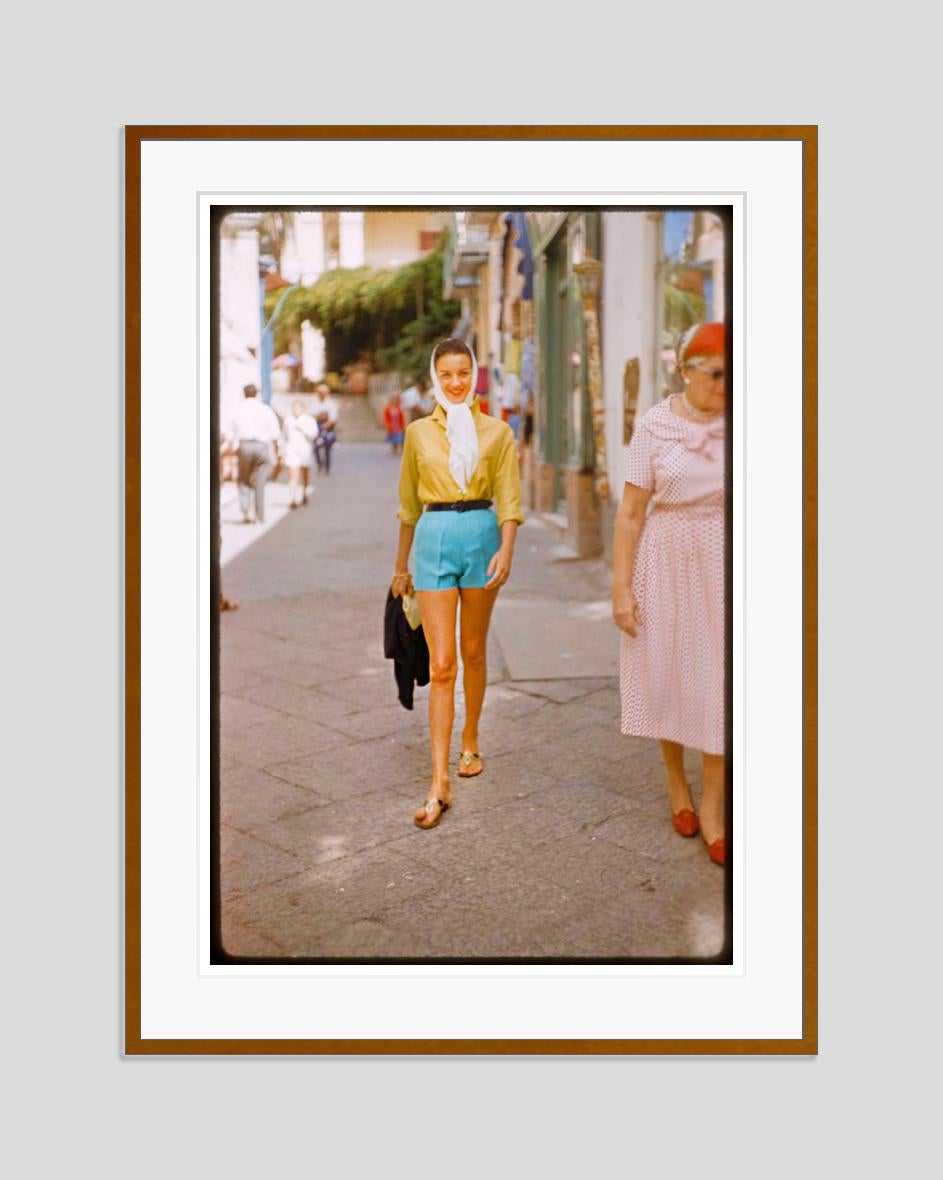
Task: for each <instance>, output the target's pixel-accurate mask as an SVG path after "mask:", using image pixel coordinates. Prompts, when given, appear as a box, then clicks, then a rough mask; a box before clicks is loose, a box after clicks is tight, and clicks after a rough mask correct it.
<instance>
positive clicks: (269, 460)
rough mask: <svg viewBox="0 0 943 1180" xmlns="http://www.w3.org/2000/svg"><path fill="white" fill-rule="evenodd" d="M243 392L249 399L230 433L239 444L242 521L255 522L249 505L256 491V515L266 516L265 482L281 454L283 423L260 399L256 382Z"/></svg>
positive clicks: (233, 423) (237, 416) (244, 403)
mask: <svg viewBox="0 0 943 1180" xmlns="http://www.w3.org/2000/svg"><path fill="white" fill-rule="evenodd" d="M242 392H243V393H244V394H245V401H244V402H243V403H242V405H241V406H240V407H239V409H238V410H237V411H236V412H235V414H234V415H233V418H232V422H231V423H230V425H229V430H228V435H227V437H228V438H229V439H230V441H231V442H234V443H236V444H237V445H238V447H239V504H240V507H241V508H242V523H243V524H251V523H252V521H251V519H250V517H249V506H250V503H251V499H252V492H255V519H256V521H257V522H258V523H259V524H261V523H262V522H263V521H264V520H265V485H266V483H267V482H268V477H269V474H270V472H271V470H272V464H273V462H274V460H275V459H276V458H277V456H278V443H279V438H280V437H281V432H282V431H281V426H280V424H279V421H278V417H277V415H276V414H275V411H274V410H273V409H272V407H271V406H267V405H265V404H264V403H263V402H260V401H259V400H258V398H257V397H256V395H257V393H258V392H259V391H258V390H257V389H256V387H255V386H254V385H246V386H244V387H243V390H242Z"/></svg>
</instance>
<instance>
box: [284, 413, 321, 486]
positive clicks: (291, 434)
mask: <svg viewBox="0 0 943 1180" xmlns="http://www.w3.org/2000/svg"><path fill="white" fill-rule="evenodd" d="M284 433H285V463H286V465H287V467H288V487H289V490H290V493H291V506H292V508H299V507H302V506H303V505H305V504H307V503H308V472H309V471H310V470H311V458H312V455H313V452H312V449H311V448H312V446H313V444H314V440H315V439H316V438H317V436H318V424H317V422H315V420H314V419H313V418H312V417H311V415H310V414H306V413H305V407H304V402H300V401H295V402H292V403H291V414H289V415H288V417H287V418H286V419H285V427H284Z"/></svg>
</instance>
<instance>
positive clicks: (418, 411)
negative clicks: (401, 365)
mask: <svg viewBox="0 0 943 1180" xmlns="http://www.w3.org/2000/svg"><path fill="white" fill-rule="evenodd" d="M400 405H401V406H402V407H403V413H404V414H405V415H406V425H407V426H408V425H409V423H410V422H415V421H416V419H417V418H424V417H425V416H426V414H429V413H431V412H432V399H431V398H430V397H429V394H428V390H427V383H426V381H425V379H424V378H422V377H419V378H417V379H416V380H415V381H414V382H413V383H412V385H410V387H409V388H408V389H405V390H403V394H402V396H401V398H400Z"/></svg>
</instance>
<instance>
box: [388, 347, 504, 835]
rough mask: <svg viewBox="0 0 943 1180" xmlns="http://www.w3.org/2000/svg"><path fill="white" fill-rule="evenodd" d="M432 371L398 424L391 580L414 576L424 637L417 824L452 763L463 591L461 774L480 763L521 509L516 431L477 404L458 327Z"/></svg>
mask: <svg viewBox="0 0 943 1180" xmlns="http://www.w3.org/2000/svg"><path fill="white" fill-rule="evenodd" d="M429 371H430V374H431V378H432V391H433V395H434V397H435V400H436V403H437V405H436V407H435V409H434V410H433V412H432V414H431V415H430V416H429V417H427V418H420V419H418V420H417V421H415V422H412V423H410V425H409V426H408V427H407V428H406V439H405V443H404V446H403V458H402V464H401V467H400V482H399V496H400V508H399V511H398V512H397V516H398V517H399V519H400V530H399V546H398V549H397V554H396V566H395V570H394V573H393V581H392V586H391V589H392V592H393V594H394V595H395V596H397V597H399V595H401V594H403V593H404V592H412V590H413V589H414V588H415V592H416V596H417V598H418V601H419V610H420V613H421V615H422V627H423V631H424V632H425V636H426V642H427V644H428V646H429V673H430V688H429V738H430V745H431V753H432V786H431V788H430V790H429V794H428V797H427V799H426V802H425V803H424V804H423V806H422V807H421V808H420V809H419V810H418V811H417V812H416V814H415V816H414V817H413V820H414V822H415V824H416V826H417V827H420V828H434V827H435V826H436V824H437V823H438V822H439V820H440V819H441V818H442V815H443V813H444V812H445V811H446V810H447V809H448V808H449V806H450V805H451V802H452V792H451V787H450V784H449V765H448V763H449V742H450V741H451V736H452V724H453V721H454V717H455V681H456V678H457V675H458V659H457V653H456V646H455V623H456V617H457V616H458V608H459V603H461V614H460V619H461V643H460V650H461V655H462V665H463V668H464V675H463V687H464V690H465V724H464V727H463V729H462V751H461V755H460V758H459V769H458V775H459V777H460V778H474V777H476V776H477V775H479V774H481V772H482V770H483V769H484V763H483V760H482V756H481V751H480V750H479V747H478V722H479V719H480V717H481V709H482V705H483V703H484V699H485V684H486V679H487V669H486V664H485V649H486V645H487V639H488V625H489V623H490V621H491V611H492V608H493V607H494V602H495V598H496V597H497V592H498V590H499V589H500V587H501V586H503V585H504V583H505V582H506V581H507V580H508V576H509V575H510V572H511V561H512V558H513V556H514V541H515V536H516V533H517V526H518V525H519V524H522V523H523V520H524V517H523V516H522V515H521V486H520V472H519V469H518V462H517V447H516V445H515V441H514V435H513V434H512V432H511V429H510V427H509V426H508V425H507V423H505V422H501V421H499V420H498V419H497V418H491V417H489V415H487V414H484V413H482V411H481V409H480V407H479V405H478V399H477V398H476V396H475V393H474V389H475V384H476V378H477V375H478V366H477V364H476V362H475V358H474V356H473V355H472V352H471V349H470V348H469V347H468V345H467V344H466V343H465V342H464V340H460V339H458V338H457V337H452V338H450V339H448V340H443V341H442V343H441V344H439V345H437V347H436V348H435V350H434V351H433V353H432V359H431V362H430V365H429ZM492 504H493V505H494V508H495V511H494V512H492V511H491V510H490V509H491V507H492ZM414 536H415V550H414V568H415V575H414V578H411V577H410V574H409V570H408V561H409V554H410V551H411V550H412V549H413V542H414ZM413 582H414V583H415V586H413Z"/></svg>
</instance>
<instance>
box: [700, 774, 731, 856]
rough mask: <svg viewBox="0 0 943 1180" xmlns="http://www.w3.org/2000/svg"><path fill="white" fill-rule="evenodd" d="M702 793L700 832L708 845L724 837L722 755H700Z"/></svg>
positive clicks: (724, 775)
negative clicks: (702, 782)
mask: <svg viewBox="0 0 943 1180" xmlns="http://www.w3.org/2000/svg"><path fill="white" fill-rule="evenodd" d="M701 765H702V767H703V776H704V791H703V794H702V795H701V811H700V820H701V831H702V832H703V833H704V839H705V840H706V841H707V843H708V844H713V842H714V841H715V840H717V839H719V838H720V837H721V836H723V835H724V787H725V779H726V774H725V773H724V772H725V763H724V756H723V754H702V755H701Z"/></svg>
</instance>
